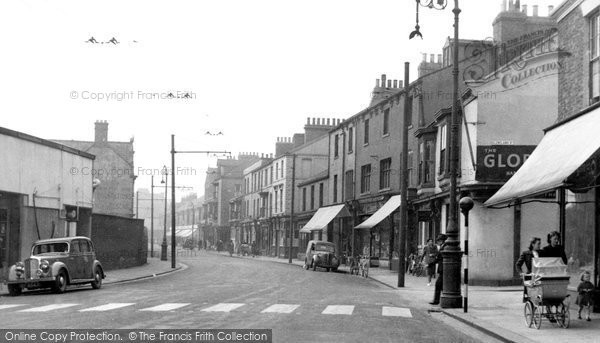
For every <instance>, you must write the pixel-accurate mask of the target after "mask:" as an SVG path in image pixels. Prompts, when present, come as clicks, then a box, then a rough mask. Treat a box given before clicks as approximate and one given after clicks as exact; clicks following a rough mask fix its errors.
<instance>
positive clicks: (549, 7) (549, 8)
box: [548, 5, 554, 15]
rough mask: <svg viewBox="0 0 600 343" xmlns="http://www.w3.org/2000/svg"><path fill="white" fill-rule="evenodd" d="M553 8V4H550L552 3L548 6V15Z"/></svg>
mask: <svg viewBox="0 0 600 343" xmlns="http://www.w3.org/2000/svg"><path fill="white" fill-rule="evenodd" d="M553 10H554V6H552V5H550V6H548V15H550V13H552V11H553Z"/></svg>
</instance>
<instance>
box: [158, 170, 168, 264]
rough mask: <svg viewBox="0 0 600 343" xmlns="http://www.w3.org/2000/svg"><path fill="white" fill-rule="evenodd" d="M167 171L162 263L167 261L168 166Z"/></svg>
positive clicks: (161, 249)
mask: <svg viewBox="0 0 600 343" xmlns="http://www.w3.org/2000/svg"><path fill="white" fill-rule="evenodd" d="M164 170H165V213H164V217H165V220H164V224H165V225H164V228H163V241H162V244H161V245H160V260H161V261H166V260H167V194H168V191H167V184H168V183H169V171H168V169H167V166H165V167H164Z"/></svg>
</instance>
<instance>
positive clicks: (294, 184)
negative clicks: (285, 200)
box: [288, 154, 296, 263]
mask: <svg viewBox="0 0 600 343" xmlns="http://www.w3.org/2000/svg"><path fill="white" fill-rule="evenodd" d="M294 188H296V154H292V206H291V209H290V230H289V238H290V242H289V250H290V254H289V255H290V256H289V259H288V263H292V240H293V238H294Z"/></svg>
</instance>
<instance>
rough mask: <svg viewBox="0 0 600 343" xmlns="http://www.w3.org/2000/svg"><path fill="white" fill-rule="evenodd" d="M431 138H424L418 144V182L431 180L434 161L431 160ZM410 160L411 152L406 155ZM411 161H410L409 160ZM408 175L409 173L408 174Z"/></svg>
mask: <svg viewBox="0 0 600 343" xmlns="http://www.w3.org/2000/svg"><path fill="white" fill-rule="evenodd" d="M433 149H434V144H433V140H431V139H428V140H424V141H422V142H421V143H420V144H419V177H418V179H419V180H418V182H419V184H426V183H431V182H433V173H434V161H433ZM408 157H409V159H411V160H412V158H411V157H412V156H411V153H410V152H409V155H408ZM411 163H412V162H411ZM409 177H410V174H409Z"/></svg>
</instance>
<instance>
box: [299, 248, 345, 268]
mask: <svg viewBox="0 0 600 343" xmlns="http://www.w3.org/2000/svg"><path fill="white" fill-rule="evenodd" d="M339 266H340V258H339V256H337V254H336V249H335V244H333V243H331V242H325V241H309V242H308V245H307V246H306V257H305V259H304V269H309V268H312V270H317V267H321V268H325V269H327V271H330V270H333V271H334V272H335V271H337V269H338V267H339Z"/></svg>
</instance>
